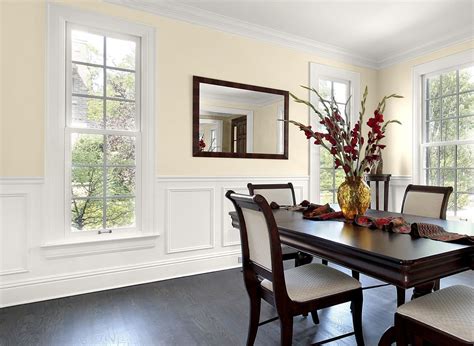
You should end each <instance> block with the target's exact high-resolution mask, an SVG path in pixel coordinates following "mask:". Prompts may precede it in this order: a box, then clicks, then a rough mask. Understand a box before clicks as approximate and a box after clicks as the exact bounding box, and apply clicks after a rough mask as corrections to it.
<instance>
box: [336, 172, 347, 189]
mask: <svg viewBox="0 0 474 346" xmlns="http://www.w3.org/2000/svg"><path fill="white" fill-rule="evenodd" d="M335 174H336V186H335V187H336V189H337V188H338V187H339V186H340V185H341V184H342V183H343V182H344V180H345V179H346V174H345V173H344V171H343V170H342V169H339V168H338V169H336V173H335Z"/></svg>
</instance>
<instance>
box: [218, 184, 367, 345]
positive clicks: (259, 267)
mask: <svg viewBox="0 0 474 346" xmlns="http://www.w3.org/2000/svg"><path fill="white" fill-rule="evenodd" d="M226 197H227V198H228V199H229V200H230V201H231V202H232V203H233V205H234V207H235V210H236V212H237V215H238V218H239V226H240V227H239V228H240V238H241V246H242V265H243V274H244V282H245V287H246V289H247V293H248V296H249V298H250V318H249V328H248V335H247V345H253V344H254V341H255V338H256V336H257V330H258V327H259V326H261V325H264V324H266V323H269V322H271V321H274V320H276V319H279V320H280V332H281V333H280V339H281V345H284V346H286V345H291V343H292V337H293V317H294V316H297V315H300V314H303V313H305V312H306V313H307V312H311V311H315V310H317V309H322V308H326V307H330V306H333V305H337V304H341V303H344V302H351V307H352V321H353V326H354V332H351V333H347V334H344V335H340V336H337V337H335V338H332V340H337V339H340V338H343V337H347V336H349V335H354V334H355V338H356V341H357V344H358V345H364V338H363V332H362V299H363V298H362V289H361V287H360V283H359V281H357V280H355V279H354V278H352V277H350V276H348V275H346V274H344V273H342V272H340V271H338V270H336V269H333V268H331V267H328V266H324V265H322V264H317V263H310V264H305V265H302V266H299V267H292V268H290V269H287V270H284V269H283V258H282V251H281V242H280V235H279V232H278V228H277V225H276V222H275V218H274V216H273V212H272V210H271V208H270V206H269V204H268V202H267V201H266V199H265V198H264V197H263V196H261V195H254V196H247V195H241V194H236V193H235V192H234V191H228V192H227V193H226ZM262 299H264V300H265V301H266V302H268V303H269V304H271V305H273V306H274V307H275V308H276V310H277V313H278V317H275V318H272V319H270V320H267V321H263V322H260V323H259V319H260V304H261V300H262Z"/></svg>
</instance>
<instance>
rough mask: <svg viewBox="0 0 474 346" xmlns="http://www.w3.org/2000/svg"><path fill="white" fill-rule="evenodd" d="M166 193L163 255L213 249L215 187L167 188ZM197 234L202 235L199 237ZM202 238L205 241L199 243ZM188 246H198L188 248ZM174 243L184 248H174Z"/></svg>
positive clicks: (175, 246) (176, 246)
mask: <svg viewBox="0 0 474 346" xmlns="http://www.w3.org/2000/svg"><path fill="white" fill-rule="evenodd" d="M166 191H167V192H166V209H167V212H166V252H167V253H169V254H170V253H176V252H187V251H194V250H204V249H212V248H213V247H214V224H215V221H214V215H215V204H214V193H215V189H214V187H191V188H190V187H181V188H168V189H167V190H166ZM178 195H180V196H178ZM173 196H175V197H173ZM174 198H175V199H176V201H174ZM206 219H207V222H206ZM198 232H201V233H200V235H201V236H199V234H198ZM201 238H202V239H203V240H205V239H208V241H207V242H206V241H204V242H202V243H201V242H200V240H201ZM190 242H193V243H196V244H197V245H189V243H190ZM177 243H182V244H183V245H176V244H177Z"/></svg>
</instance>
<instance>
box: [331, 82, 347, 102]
mask: <svg viewBox="0 0 474 346" xmlns="http://www.w3.org/2000/svg"><path fill="white" fill-rule="evenodd" d="M347 94H348V92H347V85H346V84H344V83H338V82H334V98H335V99H336V102H340V103H346V101H347V97H348V96H347Z"/></svg>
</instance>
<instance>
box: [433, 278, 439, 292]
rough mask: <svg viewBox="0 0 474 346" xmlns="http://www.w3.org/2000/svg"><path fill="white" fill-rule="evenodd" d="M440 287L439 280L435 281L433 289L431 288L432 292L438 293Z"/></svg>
mask: <svg viewBox="0 0 474 346" xmlns="http://www.w3.org/2000/svg"><path fill="white" fill-rule="evenodd" d="M440 286H441V280H440V279H438V280H436V281H435V284H434V287H433V291H439V289H440Z"/></svg>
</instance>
